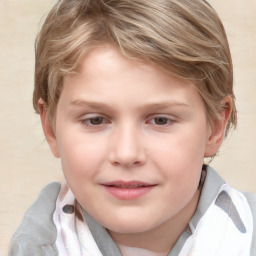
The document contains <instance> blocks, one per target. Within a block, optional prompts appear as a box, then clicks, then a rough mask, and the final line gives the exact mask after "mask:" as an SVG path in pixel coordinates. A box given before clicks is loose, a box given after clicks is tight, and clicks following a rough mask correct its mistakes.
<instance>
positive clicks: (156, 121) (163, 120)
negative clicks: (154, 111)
mask: <svg viewBox="0 0 256 256" xmlns="http://www.w3.org/2000/svg"><path fill="white" fill-rule="evenodd" d="M148 123H149V124H153V125H157V126H167V125H171V124H172V123H174V120H172V119H170V118H168V117H164V116H159V117H154V118H152V119H150V120H149V122H148Z"/></svg>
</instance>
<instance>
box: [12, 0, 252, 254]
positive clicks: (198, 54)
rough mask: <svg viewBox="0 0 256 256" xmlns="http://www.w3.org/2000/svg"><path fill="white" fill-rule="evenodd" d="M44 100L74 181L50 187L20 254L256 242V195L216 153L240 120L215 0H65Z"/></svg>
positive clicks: (49, 46)
mask: <svg viewBox="0 0 256 256" xmlns="http://www.w3.org/2000/svg"><path fill="white" fill-rule="evenodd" d="M33 102H34V108H35V110H36V111H37V113H39V114H40V117H41V122H42V127H43V130H44V133H45V136H46V139H47V141H48V143H49V146H50V148H51V151H52V153H53V155H54V156H56V157H59V158H60V159H61V163H62V169H63V173H64V176H65V179H66V184H63V185H60V184H58V183H51V184H49V185H48V186H46V187H45V188H44V189H43V190H42V192H41V193H40V195H39V197H38V199H37V201H36V202H35V203H34V204H33V205H32V206H31V208H30V209H29V210H28V211H27V213H26V214H25V217H24V220H23V222H22V224H21V226H20V227H19V229H18V230H17V231H16V233H15V234H14V236H13V239H12V242H11V247H10V252H9V255H61V256H65V255H74V256H77V255H92V256H98V255H104V256H113V255H124V256H130V255H136V256H142V255H149V256H155V255H158V256H160V255H161V256H162V255H165V256H166V255H171V256H173V255H179V256H187V255H189V256H205V255H207V256H209V255H218V256H237V255H239V256H240V255H241V256H245V255H246V256H247V255H251V256H252V255H256V237H255V231H256V227H255V223H256V219H255V218H256V214H255V213H256V197H255V196H254V195H251V194H248V193H241V192H238V191H237V190H235V189H233V188H232V187H230V186H229V185H228V184H226V183H225V182H224V181H223V180H222V178H221V177H220V176H219V175H218V174H217V173H216V172H215V171H214V170H213V169H212V168H211V167H210V166H208V165H204V164H203V163H204V158H207V157H214V155H215V154H216V153H217V151H218V149H219V147H220V146H221V143H222V140H223V138H224V137H225V136H226V135H227V134H228V132H229V130H230V128H232V127H235V126H236V108H235V102H234V95H233V75H232V61H231V56H230V51H229V46H228V42H227V38H226V35H225V31H224V28H223V26H222V24H221V21H220V20H219V18H218V15H217V14H216V12H215V11H214V10H213V9H212V7H211V6H210V5H209V4H208V3H207V2H206V1H204V0H133V1H131V0H73V1H70V0H59V1H58V3H56V5H55V6H54V7H53V9H52V10H51V12H50V13H49V15H48V17H47V18H46V21H45V23H44V25H43V27H42V29H41V32H40V33H39V36H38V38H37V42H36V67H35V89H34V99H33Z"/></svg>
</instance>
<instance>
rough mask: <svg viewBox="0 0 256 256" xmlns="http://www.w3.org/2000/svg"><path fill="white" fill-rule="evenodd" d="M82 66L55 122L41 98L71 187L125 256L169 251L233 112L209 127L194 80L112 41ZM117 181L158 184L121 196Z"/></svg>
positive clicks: (67, 87) (193, 206) (224, 113)
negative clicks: (113, 188)
mask: <svg viewBox="0 0 256 256" xmlns="http://www.w3.org/2000/svg"><path fill="white" fill-rule="evenodd" d="M79 71H80V72H79V74H77V75H75V76H69V77H65V79H64V85H63V91H62V94H61V96H60V99H59V102H58V105H57V110H56V122H55V127H52V126H51V124H50V122H49V120H48V118H47V115H46V106H45V105H44V102H42V101H41V100H40V101H39V109H40V115H41V121H42V126H43V129H44V132H45V135H46V138H47V141H48V143H49V145H50V148H51V150H52V152H53V154H54V155H55V156H56V157H60V158H61V162H62V168H63V172H64V175H65V178H66V181H67V184H68V186H69V187H70V188H71V190H72V191H73V193H74V195H75V196H76V198H77V200H78V201H79V202H80V204H81V205H82V206H83V207H84V208H85V210H86V211H87V212H88V213H89V214H90V215H91V216H93V218H94V219H95V220H97V221H98V222H99V223H100V224H101V225H103V226H104V227H106V228H107V229H108V231H109V233H110V235H111V236H112V238H113V239H114V241H115V242H116V243H117V244H118V245H119V246H120V249H121V251H122V253H123V255H132V254H133V255H134V252H133V253H131V252H130V251H129V250H128V249H127V246H128V247H134V248H141V251H140V253H141V255H143V253H144V252H145V250H146V252H149V251H150V252H152V253H154V255H167V254H168V252H169V251H170V250H171V248H172V247H173V245H174V244H175V242H176V241H177V239H178V237H179V236H180V234H181V233H182V232H183V231H184V229H185V228H186V227H187V224H188V222H189V220H190V218H191V217H192V216H193V214H194V212H195V209H196V206H197V203H198V200H199V197H200V190H199V189H198V184H199V180H200V174H201V167H202V164H203V161H204V157H209V156H212V155H214V154H215V153H216V152H217V150H218V149H219V147H220V145H221V142H222V139H223V136H224V131H225V126H226V122H227V120H228V118H229V114H230V110H229V108H225V109H223V111H222V112H221V117H222V118H221V119H219V120H214V121H213V125H212V126H210V125H209V124H208V122H207V118H206V110H205V107H204V104H203V101H202V99H201V96H200V95H199V93H198V91H197V89H196V88H195V87H194V86H193V84H191V83H189V82H183V81H179V80H177V79H176V78H174V77H172V76H170V75H169V74H167V73H165V72H164V71H162V70H161V69H160V68H158V67H157V66H155V65H153V64H149V63H145V62H143V61H138V60H131V59H128V58H126V57H124V56H122V55H121V54H120V52H119V51H118V49H116V48H114V47H112V46H111V45H102V46H101V47H98V48H95V49H94V50H92V51H91V52H90V53H89V54H88V55H87V56H85V58H84V59H83V61H82V62H81V66H80V70H79ZM224 104H225V105H229V104H230V99H229V98H228V97H227V98H225V99H224ZM120 180H122V181H134V180H135V181H140V182H144V183H146V184H150V185H153V186H152V187H151V188H150V189H149V191H148V192H147V193H145V194H143V195H141V196H139V197H136V198H134V199H129V200H127V199H120V198H117V197H116V196H113V195H112V194H111V193H109V191H108V190H107V189H106V187H105V186H103V185H102V184H106V183H107V182H112V181H120ZM136 255H140V254H139V252H138V254H136ZM152 255H153V254H152Z"/></svg>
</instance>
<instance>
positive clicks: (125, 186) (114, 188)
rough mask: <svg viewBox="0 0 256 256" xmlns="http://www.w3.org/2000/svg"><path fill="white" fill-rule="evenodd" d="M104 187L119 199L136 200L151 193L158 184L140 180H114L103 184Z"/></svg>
mask: <svg viewBox="0 0 256 256" xmlns="http://www.w3.org/2000/svg"><path fill="white" fill-rule="evenodd" d="M101 185H102V186H103V187H104V189H105V190H106V191H107V192H108V193H109V194H111V195H112V196H114V197H116V198H117V199H119V200H134V199H137V198H139V197H141V196H143V195H145V194H147V193H149V192H150V191H151V190H152V189H153V188H154V187H155V186H156V184H149V183H144V182H140V181H128V182H126V181H113V182H107V183H104V184H101Z"/></svg>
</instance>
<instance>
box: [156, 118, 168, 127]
mask: <svg viewBox="0 0 256 256" xmlns="http://www.w3.org/2000/svg"><path fill="white" fill-rule="evenodd" d="M155 123H156V124H159V125H165V124H167V118H164V117H157V118H155Z"/></svg>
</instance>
